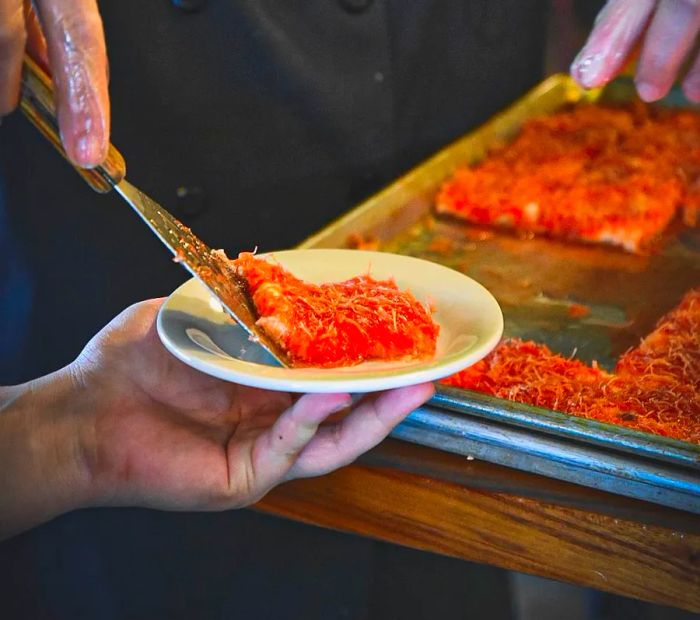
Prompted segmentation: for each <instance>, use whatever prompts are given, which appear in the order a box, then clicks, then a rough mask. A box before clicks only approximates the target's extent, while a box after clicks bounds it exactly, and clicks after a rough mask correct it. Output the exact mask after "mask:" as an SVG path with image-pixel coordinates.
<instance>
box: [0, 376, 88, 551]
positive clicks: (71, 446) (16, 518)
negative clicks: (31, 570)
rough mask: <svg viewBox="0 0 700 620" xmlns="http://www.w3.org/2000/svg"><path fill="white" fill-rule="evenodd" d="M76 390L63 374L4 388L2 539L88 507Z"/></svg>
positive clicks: (0, 414) (0, 394)
mask: <svg viewBox="0 0 700 620" xmlns="http://www.w3.org/2000/svg"><path fill="white" fill-rule="evenodd" d="M78 391H79V390H78V388H76V387H75V385H74V384H73V381H72V380H71V378H70V375H69V373H68V372H67V371H65V370H63V371H59V372H57V373H54V374H52V375H49V376H47V377H43V378H41V379H38V380H36V381H32V382H30V383H26V384H23V385H20V386H13V387H0V540H2V539H5V538H8V537H10V536H12V535H14V534H17V533H19V532H21V531H23V530H26V529H29V528H30V527H33V526H35V525H38V524H39V523H43V522H45V521H48V520H50V519H52V518H54V517H56V516H58V515H59V514H61V513H63V512H67V511H69V510H72V509H74V508H78V507H80V506H82V505H84V504H85V502H86V500H87V489H88V488H89V480H88V479H87V475H86V472H87V468H86V467H84V464H83V460H84V459H83V456H82V454H81V444H80V436H79V433H78V422H79V418H80V414H81V411H80V408H81V406H82V405H81V399H80V398H79V397H76V392H78Z"/></svg>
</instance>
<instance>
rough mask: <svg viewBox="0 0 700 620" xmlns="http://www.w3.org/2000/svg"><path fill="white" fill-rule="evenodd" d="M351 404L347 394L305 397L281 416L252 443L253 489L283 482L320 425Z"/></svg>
mask: <svg viewBox="0 0 700 620" xmlns="http://www.w3.org/2000/svg"><path fill="white" fill-rule="evenodd" d="M351 402H352V401H351V398H350V395H349V394H305V395H304V396H302V397H301V398H300V399H299V400H297V401H296V402H295V403H294V404H293V405H292V406H291V407H289V408H288V409H287V410H286V411H285V412H284V413H282V415H280V416H279V417H278V418H277V420H276V421H275V423H274V424H273V425H272V427H271V428H270V429H269V430H267V431H266V432H265V433H263V434H262V435H261V436H260V437H258V439H257V440H256V442H255V446H254V448H253V453H252V457H251V461H252V468H253V472H254V477H255V479H256V485H257V486H259V488H261V489H267V488H269V487H270V486H273V485H274V484H276V483H278V482H279V481H280V480H282V479H284V478H285V477H286V474H287V472H288V471H289V469H290V467H292V465H293V464H294V462H295V461H296V459H297V456H298V455H299V453H300V452H301V451H302V450H303V449H304V448H305V447H306V445H307V444H308V443H309V441H311V439H312V438H313V437H314V435H315V434H316V431H317V430H318V427H319V425H320V424H321V422H323V421H324V420H325V419H326V418H327V417H328V416H330V415H331V414H333V413H337V412H338V411H342V410H343V409H345V408H347V407H349V406H350V404H351Z"/></svg>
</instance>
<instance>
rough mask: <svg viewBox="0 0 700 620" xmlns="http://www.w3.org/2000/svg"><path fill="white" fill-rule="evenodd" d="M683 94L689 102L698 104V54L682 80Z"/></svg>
mask: <svg viewBox="0 0 700 620" xmlns="http://www.w3.org/2000/svg"><path fill="white" fill-rule="evenodd" d="M683 92H684V93H685V96H686V97H687V98H688V99H689V100H690V101H693V102H695V103H700V54H698V56H697V57H696V58H695V61H694V62H693V64H692V65H691V67H690V69H689V70H688V73H687V74H686V76H685V78H684V79H683Z"/></svg>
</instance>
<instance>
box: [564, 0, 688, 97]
mask: <svg viewBox="0 0 700 620" xmlns="http://www.w3.org/2000/svg"><path fill="white" fill-rule="evenodd" d="M698 31H700V1H699V0H609V1H608V3H607V4H606V5H605V7H604V8H603V10H602V11H601V12H600V14H599V15H598V17H597V18H596V23H595V26H594V28H593V31H592V32H591V34H590V36H589V38H588V41H587V42H586V44H585V46H584V47H583V49H582V50H581V52H580V53H579V55H578V56H577V57H576V59H575V60H574V62H573V64H572V65H571V74H572V75H573V77H574V78H575V79H576V80H577V81H578V82H579V83H580V84H581V85H582V86H584V87H586V88H593V87H596V86H603V85H604V84H606V83H607V82H609V81H610V80H611V79H612V78H614V77H615V76H616V75H617V74H618V73H619V72H620V71H621V70H622V69H623V67H624V65H625V63H626V61H627V59H628V57H629V56H630V54H631V53H632V52H633V51H634V49H635V48H636V46H637V45H638V44H641V54H640V57H639V61H638V65H637V74H636V77H635V82H636V85H637V91H638V92H639V96H640V97H641V98H642V99H644V100H645V101H656V100H657V99H661V98H662V97H663V96H664V95H666V94H667V93H668V91H669V90H670V88H671V86H672V85H673V82H674V81H675V79H676V77H677V76H678V72H679V70H680V69H681V65H682V64H683V61H684V60H685V59H686V58H687V57H688V55H689V54H690V53H691V51H693V47H694V44H695V40H696V36H697V34H698ZM691 63H692V64H691V65H690V69H689V70H688V73H687V74H686V76H685V78H684V79H683V90H684V92H685V94H686V96H687V97H688V98H689V99H690V100H691V101H700V56H698V57H695V58H693V59H691Z"/></svg>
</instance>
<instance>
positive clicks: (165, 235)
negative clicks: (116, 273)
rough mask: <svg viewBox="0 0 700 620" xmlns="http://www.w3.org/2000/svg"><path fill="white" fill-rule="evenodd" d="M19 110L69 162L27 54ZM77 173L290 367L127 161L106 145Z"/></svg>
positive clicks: (239, 293)
mask: <svg viewBox="0 0 700 620" xmlns="http://www.w3.org/2000/svg"><path fill="white" fill-rule="evenodd" d="M20 108H21V110H22V112H24V114H25V115H26V116H27V118H28V119H29V120H30V121H31V122H32V123H33V124H34V126H35V127H36V128H37V129H38V130H39V131H40V132H41V133H42V134H43V135H44V137H46V138H47V139H48V140H49V142H51V144H53V146H54V147H55V148H56V150H58V151H59V152H60V153H61V154H62V155H63V157H65V158H66V159H68V158H67V156H66V152H65V150H64V149H63V145H62V144H61V138H60V134H59V129H58V120H57V118H56V107H55V104H54V97H53V85H52V83H51V78H50V77H49V76H48V74H47V73H46V72H45V71H44V70H43V69H42V68H41V67H40V66H39V65H38V64H37V63H36V62H34V61H33V60H32V59H31V58H29V57H28V56H26V55H25V58H24V68H23V72H22V87H21V100H20ZM75 169H76V170H77V171H78V173H79V174H80V176H82V177H83V179H84V180H85V181H86V182H87V183H88V185H90V187H92V189H93V190H95V191H96V192H99V193H103V194H104V193H107V192H109V191H111V190H112V189H114V190H116V192H117V193H118V194H119V195H120V196H121V197H122V198H123V199H124V200H125V201H126V202H127V203H128V204H129V205H130V206H131V208H132V209H133V210H134V211H135V212H136V213H138V215H140V216H141V218H142V219H143V221H144V222H145V223H146V224H147V225H148V226H149V228H150V229H151V230H152V231H153V232H154V233H155V234H156V236H157V237H158V238H159V239H160V240H161V241H162V242H163V243H164V244H165V246H166V247H167V248H168V249H169V250H170V251H171V252H172V253H173V254H174V255H175V261H176V262H178V263H180V264H181V265H182V266H183V267H185V269H187V271H189V272H190V273H191V274H192V275H193V276H194V277H195V278H197V279H198V280H199V281H200V282H201V283H202V284H204V286H206V287H207V288H208V289H209V291H210V292H211V294H212V295H214V296H215V297H216V298H217V299H218V300H219V302H220V303H221V305H222V306H223V307H224V308H225V309H226V311H227V312H228V313H229V314H230V315H231V316H232V317H233V318H234V319H235V320H236V322H237V323H238V324H239V325H240V326H241V327H243V329H245V330H246V331H247V332H248V334H249V335H250V338H251V339H252V340H254V341H255V342H257V343H258V344H259V345H260V346H262V347H263V348H264V349H266V350H267V351H268V353H270V355H272V356H273V358H275V359H276V360H277V361H278V362H279V363H280V364H281V365H282V366H291V362H290V359H289V357H288V356H287V354H286V352H285V351H284V350H283V349H282V348H281V347H279V346H278V345H277V344H276V343H275V342H274V341H272V340H271V339H270V338H269V337H268V336H267V335H266V334H265V332H263V331H262V330H260V329H259V328H258V327H257V325H256V324H255V320H256V313H255V310H254V308H253V304H252V302H251V300H250V297H249V295H248V293H247V288H246V285H245V282H244V281H243V280H242V279H241V278H240V277H239V276H238V275H237V274H236V273H235V271H234V270H233V269H231V268H230V266H229V265H228V263H227V261H226V260H225V259H224V258H223V257H222V256H220V255H219V254H218V253H216V252H213V251H212V250H211V248H210V247H209V246H207V245H206V244H205V243H204V242H203V241H202V240H201V239H199V238H198V237H197V236H196V235H194V234H193V233H192V231H191V230H190V229H189V228H188V227H187V226H185V225H184V224H183V223H182V222H180V221H179V220H178V219H177V218H175V217H174V216H173V215H171V214H170V213H169V212H168V211H167V210H166V209H164V208H163V207H161V206H160V205H159V204H158V203H156V202H155V201H154V200H152V199H151V198H149V197H148V196H146V194H144V193H143V192H142V191H140V190H139V189H137V188H136V187H134V186H133V185H131V183H128V182H127V181H126V179H125V178H124V177H125V176H126V163H125V161H124V158H123V157H122V155H121V154H120V153H119V151H117V149H116V148H114V146H113V145H112V144H110V145H109V152H108V155H107V159H106V160H105V162H104V163H103V164H102V165H100V166H97V167H96V168H92V169H86V168H78V167H75Z"/></svg>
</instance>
